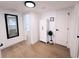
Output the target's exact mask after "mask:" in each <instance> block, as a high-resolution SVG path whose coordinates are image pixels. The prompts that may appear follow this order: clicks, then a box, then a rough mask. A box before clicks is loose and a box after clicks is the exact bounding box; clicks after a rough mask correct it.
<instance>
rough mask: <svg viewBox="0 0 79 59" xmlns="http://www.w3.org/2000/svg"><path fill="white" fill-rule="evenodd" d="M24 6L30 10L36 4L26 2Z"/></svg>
mask: <svg viewBox="0 0 79 59" xmlns="http://www.w3.org/2000/svg"><path fill="white" fill-rule="evenodd" d="M24 5H25V6H26V7H29V8H33V7H35V3H34V2H33V1H25V3H24Z"/></svg>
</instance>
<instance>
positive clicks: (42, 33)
mask: <svg viewBox="0 0 79 59" xmlns="http://www.w3.org/2000/svg"><path fill="white" fill-rule="evenodd" d="M40 41H43V42H47V20H40Z"/></svg>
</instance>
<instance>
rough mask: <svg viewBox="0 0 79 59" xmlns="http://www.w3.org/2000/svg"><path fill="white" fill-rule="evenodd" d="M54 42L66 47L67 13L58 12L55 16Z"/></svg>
mask: <svg viewBox="0 0 79 59" xmlns="http://www.w3.org/2000/svg"><path fill="white" fill-rule="evenodd" d="M55 36H56V40H55V42H56V43H57V44H60V45H63V46H67V13H66V11H59V12H57V14H56V35H55Z"/></svg>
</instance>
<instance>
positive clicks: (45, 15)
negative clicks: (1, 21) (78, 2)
mask: <svg viewBox="0 0 79 59" xmlns="http://www.w3.org/2000/svg"><path fill="white" fill-rule="evenodd" d="M50 17H54V20H56V19H55V18H56V12H55V11H48V12H44V13H41V14H40V16H39V22H40V20H50ZM47 27H48V26H47ZM49 30H52V32H53V33H54V36H55V21H54V22H50V24H49ZM39 32H40V31H39ZM39 34H40V33H39ZM52 39H53V41H54V42H55V38H52Z"/></svg>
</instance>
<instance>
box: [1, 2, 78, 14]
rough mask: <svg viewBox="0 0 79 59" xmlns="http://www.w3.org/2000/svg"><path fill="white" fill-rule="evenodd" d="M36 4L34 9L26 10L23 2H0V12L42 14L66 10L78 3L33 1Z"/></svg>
mask: <svg viewBox="0 0 79 59" xmlns="http://www.w3.org/2000/svg"><path fill="white" fill-rule="evenodd" d="M34 2H35V3H36V7H35V8H27V7H25V6H24V1H0V10H11V11H18V12H22V13H25V12H29V11H34V12H39V13H40V12H44V11H48V10H50V11H51V10H59V9H63V8H68V7H71V6H73V5H74V4H76V3H78V2H77V1H76V2H75V1H34Z"/></svg>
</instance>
